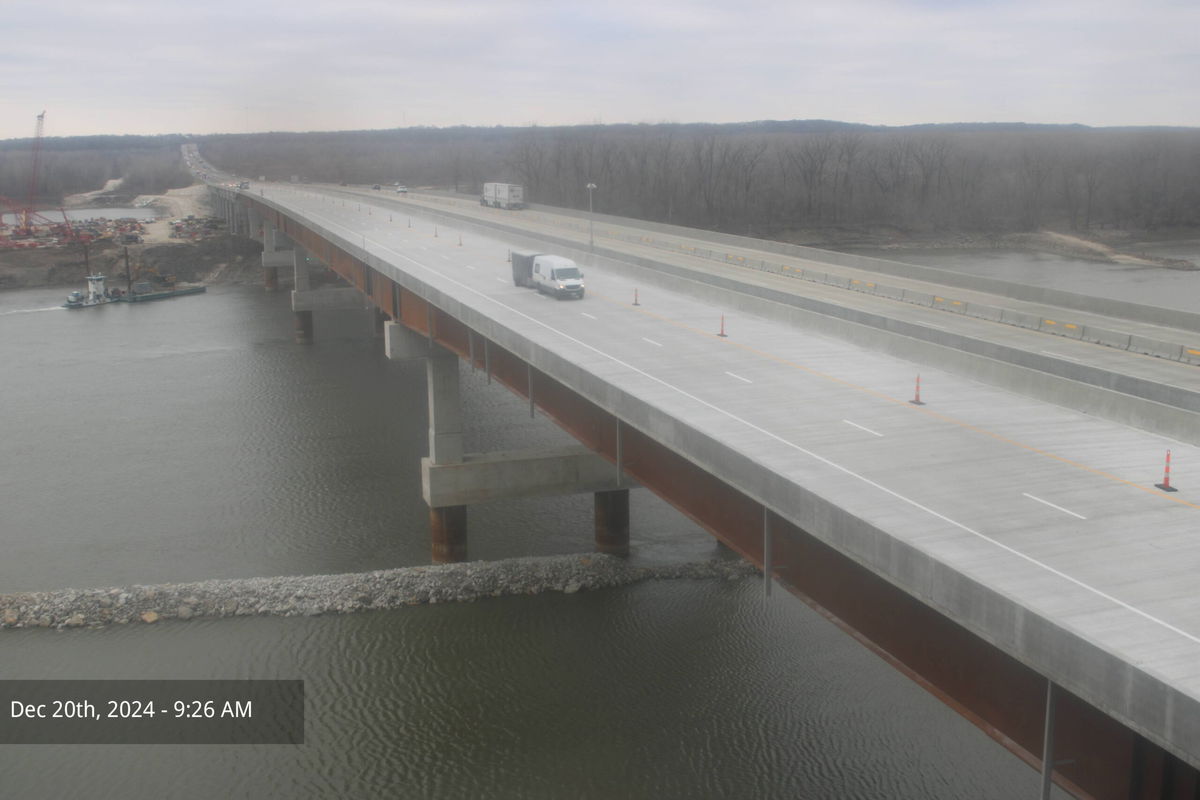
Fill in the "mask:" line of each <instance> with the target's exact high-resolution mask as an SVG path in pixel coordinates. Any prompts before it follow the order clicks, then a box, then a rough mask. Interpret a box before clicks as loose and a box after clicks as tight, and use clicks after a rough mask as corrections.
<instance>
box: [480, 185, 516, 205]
mask: <svg viewBox="0 0 1200 800" xmlns="http://www.w3.org/2000/svg"><path fill="white" fill-rule="evenodd" d="M479 205H481V206H491V207H492V208H525V190H524V189H523V188H521V187H520V186H518V185H517V184H515V183H485V184H484V185H483V195H482V196H480V198H479Z"/></svg>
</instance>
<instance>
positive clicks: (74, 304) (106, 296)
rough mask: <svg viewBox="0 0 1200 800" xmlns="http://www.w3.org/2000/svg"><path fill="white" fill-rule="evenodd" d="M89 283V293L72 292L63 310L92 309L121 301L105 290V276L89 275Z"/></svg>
mask: <svg viewBox="0 0 1200 800" xmlns="http://www.w3.org/2000/svg"><path fill="white" fill-rule="evenodd" d="M87 282H88V285H87V292H81V291H78V290H76V291H74V292H71V293H70V294H69V295H67V302H65V303H63V308H91V307H92V306H102V305H104V304H106V303H115V302H117V300H118V299H120V298H118V297H114V296H113V295H112V293H110V292H109V291H108V290H106V289H105V288H104V276H103V275H88V276H87Z"/></svg>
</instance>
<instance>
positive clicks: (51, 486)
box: [0, 286, 1038, 800]
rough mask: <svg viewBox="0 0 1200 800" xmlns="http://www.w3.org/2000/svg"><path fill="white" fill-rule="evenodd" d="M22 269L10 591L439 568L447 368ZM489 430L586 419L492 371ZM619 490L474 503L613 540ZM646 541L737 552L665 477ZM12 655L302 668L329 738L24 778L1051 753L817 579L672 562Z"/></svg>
mask: <svg viewBox="0 0 1200 800" xmlns="http://www.w3.org/2000/svg"><path fill="white" fill-rule="evenodd" d="M63 295H64V292H63V291H60V290H25V291H18V292H8V293H0V369H2V372H0V442H3V453H4V458H3V467H2V468H0V498H2V499H3V504H4V505H3V516H2V519H0V553H3V558H0V593H2V592H11V591H23V590H39V589H56V588H63V587H94V586H110V585H122V584H131V583H142V584H145V583H158V582H174V581H191V580H200V579H206V578H226V577H248V576H270V575H295V574H321V573H335V572H352V571H360V570H369V569H378V568H385V567H396V566H406V565H418V564H424V563H428V553H429V545H428V533H427V516H426V514H427V511H426V508H425V506H424V504H423V502H422V500H421V497H420V488H419V470H418V459H419V457H420V456H421V455H422V454H423V452H424V450H425V446H426V419H425V412H424V402H425V388H424V371H423V367H421V366H420V365H405V364H395V363H391V362H388V361H387V360H386V359H385V358H384V357H383V355H382V353H381V348H380V346H379V344H378V342H377V341H376V340H374V339H373V338H372V337H370V336H369V334H368V332H367V323H366V321H365V319H364V318H363V317H362V316H361V315H355V314H340V315H326V316H318V320H317V331H316V336H317V341H316V344H314V345H313V346H310V347H303V346H298V345H295V344H294V343H293V342H292V338H291V337H292V334H291V325H292V322H291V312H290V307H289V304H288V295H287V293H286V292H283V293H278V294H268V293H265V292H263V291H262V290H261V289H259V288H256V287H236V286H217V287H213V288H211V289H210V291H209V293H208V294H206V295H202V296H196V297H188V298H179V299H177V300H171V301H164V302H161V303H150V304H137V305H127V304H114V305H112V306H105V307H99V308H92V309H85V310H80V311H65V310H61V309H58V308H56V306H57V305H58V304H60V303H61V302H62V299H63ZM463 373H464V405H465V417H466V420H467V431H466V436H467V449H468V450H469V451H471V450H493V449H502V448H510V449H511V448H518V447H525V446H537V445H546V444H552V443H555V442H565V441H567V437H566V435H565V434H563V433H562V432H561V431H559V430H558V429H557V428H555V427H554V426H553V425H552V424H550V423H549V422H547V421H546V420H544V419H541V418H538V419H533V420H531V419H530V418H529V416H528V411H527V407H526V406H525V405H524V404H523V403H522V402H520V401H519V400H517V399H515V398H513V397H512V396H510V395H509V394H508V393H507V392H506V391H505V390H503V389H501V388H500V387H498V386H489V385H487V383H486V381H485V380H484V379H483V377H482V376H481V375H479V374H473V373H471V371H470V370H469V368H466V367H463ZM590 503H591V501H590V497H586V496H584V497H579V498H566V499H538V500H528V501H512V502H505V503H495V504H489V505H488V506H486V507H480V508H476V507H473V508H471V510H470V512H469V525H470V531H471V533H470V537H471V538H470V555H471V557H472V558H480V559H495V558H502V557H508V556H520V555H549V554H558V553H572V552H580V551H585V550H587V549H589V548H590V543H591V507H590ZM631 505H632V508H631V517H632V537H633V547H634V550H635V552H634V556H633V557H634V558H635V559H637V560H640V561H642V562H654V563H661V562H671V561H685V560H694V559H699V558H708V557H713V556H714V555H718V553H717V550H716V548H715V546H714V545H713V542H712V540H711V539H710V538H709V537H708V536H707V535H706V534H705V533H704V532H703V531H700V530H699V529H697V528H696V527H695V526H694V525H693V524H692V523H690V522H688V521H687V520H685V519H684V518H683V517H682V516H681V515H679V514H677V513H676V512H674V511H673V510H672V509H670V508H669V507H667V506H665V505H664V504H663V503H661V502H660V501H657V500H656V499H655V498H653V497H651V496H649V495H648V494H647V493H645V492H634V496H633V500H632V504H631ZM0 675H2V676H3V677H4V678H27V679H36V678H126V679H150V678H300V679H303V680H304V681H305V682H306V691H307V706H306V710H307V725H306V742H305V744H303V745H300V746H267V745H261V746H223V745H209V746H181V745H179V746H177V745H160V746H133V745H106V746H99V745H74V746H50V745H40V746H35V745H17V746H8V747H3V748H0V797H4V798H10V797H11V798H43V797H45V798H64V797H88V798H108V797H112V798H143V797H145V798H162V797H172V798H216V797H221V798H226V797H228V798H274V797H286V798H327V797H344V798H360V797H361V798H374V797H387V798H392V797H397V798H399V797H403V798H409V797H414V798H568V797H569V798H797V797H802V798H912V799H913V800H926V799H927V798H946V799H947V800H949V799H950V798H963V797H971V798H997V800H1004V799H1007V798H1012V797H1018V796H1019V797H1031V796H1036V795H1035V793H1036V791H1037V785H1038V776H1037V775H1036V773H1034V772H1033V771H1032V770H1030V769H1029V768H1028V767H1026V766H1024V765H1023V764H1021V763H1020V762H1019V761H1018V760H1017V759H1016V758H1015V757H1013V756H1011V755H1009V754H1008V753H1007V751H1005V750H1003V749H1002V748H1001V747H1000V746H999V745H997V744H995V743H993V742H992V741H991V740H990V739H988V738H987V737H986V736H985V735H984V734H982V733H981V732H980V731H978V730H977V729H975V728H974V727H973V726H971V725H970V724H968V723H967V722H965V721H964V720H963V719H961V718H960V717H959V716H958V715H957V714H955V713H954V712H952V711H950V710H949V709H947V708H946V707H944V706H943V705H942V704H941V703H939V702H938V701H936V700H935V699H933V698H932V697H930V696H929V695H927V694H926V693H925V692H924V691H923V690H921V689H920V688H918V687H917V686H916V685H914V684H913V683H911V682H909V681H908V680H907V679H905V678H903V677H901V676H900V675H899V674H898V673H896V672H895V671H893V670H892V669H891V668H890V667H888V666H886V665H885V664H883V663H882V662H881V661H880V660H879V659H878V658H876V657H875V656H874V655H872V654H870V653H868V652H867V651H865V650H864V649H863V648H862V647H861V646H859V645H858V644H857V643H855V642H854V641H852V640H851V639H850V638H849V637H847V636H846V635H845V634H843V633H842V632H840V631H839V630H837V629H836V628H834V627H833V626H831V625H830V624H829V623H828V622H826V621H825V620H824V619H823V618H821V617H820V616H818V615H817V614H815V613H813V612H812V611H810V610H809V609H808V608H807V607H805V606H804V605H802V604H801V603H800V602H798V601H797V600H795V599H794V598H792V597H790V596H788V595H787V594H786V593H785V592H782V591H777V592H775V593H774V594H773V596H772V597H771V598H770V599H769V600H765V599H764V598H763V596H762V584H761V581H759V580H757V579H750V580H742V581H730V582H722V581H693V582H681V581H664V582H656V583H645V584H639V585H634V586H630V587H625V588H620V589H613V590H607V591H598V592H581V593H579V594H574V595H563V594H547V595H541V596H532V597H507V598H496V599H492V600H486V601H481V602H476V603H470V604H462V605H433V606H419V607H411V608H405V609H403V610H398V611H388V612H375V613H364V614H357V615H346V616H324V617H310V618H304V617H295V618H277V617H262V618H245V617H240V618H233V619H221V620H191V621H173V622H169V623H159V624H155V625H140V624H139V625H131V626H114V627H111V628H106V629H95V630H90V629H69V630H63V631H57V630H46V629H31V630H8V631H0Z"/></svg>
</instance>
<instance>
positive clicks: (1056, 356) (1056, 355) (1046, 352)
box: [1038, 350, 1084, 364]
mask: <svg viewBox="0 0 1200 800" xmlns="http://www.w3.org/2000/svg"><path fill="white" fill-rule="evenodd" d="M1038 352H1039V353H1045V354H1046V355H1048V356H1054V357H1055V358H1062V359H1066V360H1067V361H1074V362H1075V363H1076V364H1082V363H1084V362H1082V361H1080V360H1079V359H1078V358H1071V357H1070V356H1064V355H1063V354H1062V353H1055V352H1053V351H1050V350H1039V351H1038Z"/></svg>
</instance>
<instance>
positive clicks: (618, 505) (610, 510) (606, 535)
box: [595, 489, 629, 556]
mask: <svg viewBox="0 0 1200 800" xmlns="http://www.w3.org/2000/svg"><path fill="white" fill-rule="evenodd" d="M595 498H596V512H595V513H596V517H595V519H596V552H597V553H607V554H608V555H611V556H627V555H629V490H628V489H614V490H613V491H609V492H596V495H595Z"/></svg>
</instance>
